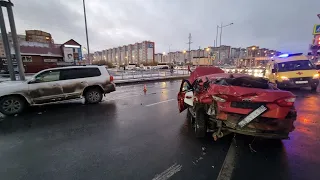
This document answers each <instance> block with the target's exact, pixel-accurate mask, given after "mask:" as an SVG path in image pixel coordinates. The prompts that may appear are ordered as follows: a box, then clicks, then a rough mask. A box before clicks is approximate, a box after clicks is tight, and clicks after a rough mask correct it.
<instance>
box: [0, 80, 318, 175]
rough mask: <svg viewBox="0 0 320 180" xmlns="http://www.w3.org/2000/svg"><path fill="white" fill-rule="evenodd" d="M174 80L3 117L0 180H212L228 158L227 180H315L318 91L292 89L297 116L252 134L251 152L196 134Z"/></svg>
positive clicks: (238, 141)
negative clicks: (291, 125) (274, 130)
mask: <svg viewBox="0 0 320 180" xmlns="http://www.w3.org/2000/svg"><path fill="white" fill-rule="evenodd" d="M179 86H180V81H171V82H158V83H149V84H147V89H148V91H147V93H146V94H144V93H143V92H142V89H143V85H141V84H140V85H130V86H123V87H118V88H117V91H116V92H114V93H112V94H109V95H107V97H105V99H104V102H103V103H101V104H97V105H83V104H82V102H81V101H74V102H70V103H63V104H55V105H50V106H43V107H37V108H31V109H30V110H29V112H27V113H26V114H24V115H20V116H17V117H5V118H3V120H2V121H1V122H0V177H1V180H7V179H8V180H12V179H24V180H25V179H26V180H34V179H46V180H49V179H59V180H63V179H68V180H70V179H85V180H88V179H90V180H91V179H139V180H144V179H146V180H150V179H161V177H165V176H170V175H172V176H171V178H170V179H191V180H193V179H197V180H198V179H216V178H217V177H218V174H219V172H220V169H221V167H223V163H224V160H225V158H226V157H227V156H228V157H231V159H233V161H234V163H233V165H234V167H232V172H233V173H232V174H231V175H230V176H231V177H232V179H319V178H318V177H319V176H320V171H319V170H318V167H320V158H319V156H317V155H318V154H319V153H318V151H319V150H320V144H319V139H320V133H319V127H320V123H319V117H320V112H319V110H318V107H317V106H319V104H320V98H319V94H318V93H311V92H310V91H309V90H293V92H294V93H295V94H296V95H297V96H298V99H297V103H296V108H297V110H298V119H297V121H296V123H295V125H296V130H295V132H293V133H292V134H291V140H284V141H282V142H281V141H267V140H261V139H255V140H254V141H253V143H252V148H253V151H252V150H250V148H249V145H248V144H249V143H251V142H252V140H253V138H251V137H247V136H240V135H239V136H236V137H235V138H234V139H233V136H232V135H231V136H227V137H225V138H223V139H220V140H218V141H217V142H214V141H213V140H212V139H211V138H210V137H207V138H205V139H201V140H199V139H196V138H195V137H194V136H193V131H192V130H191V128H190V127H189V124H188V122H187V120H186V112H184V113H181V114H179V113H178V109H177V102H176V95H177V91H178V89H179ZM230 145H232V146H234V147H235V153H234V154H230V153H227V152H228V149H229V147H230ZM254 151H255V152H254ZM157 175H158V176H157ZM163 179H165V178H163Z"/></svg>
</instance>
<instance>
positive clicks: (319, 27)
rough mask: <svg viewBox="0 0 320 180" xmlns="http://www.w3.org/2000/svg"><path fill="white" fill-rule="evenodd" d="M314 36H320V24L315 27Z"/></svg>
mask: <svg viewBox="0 0 320 180" xmlns="http://www.w3.org/2000/svg"><path fill="white" fill-rule="evenodd" d="M312 34H313V35H318V34H320V24H315V25H314V27H313V33H312Z"/></svg>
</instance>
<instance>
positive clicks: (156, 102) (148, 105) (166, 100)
mask: <svg viewBox="0 0 320 180" xmlns="http://www.w3.org/2000/svg"><path fill="white" fill-rule="evenodd" d="M173 100H176V99H168V100H165V101H160V102H156V103H152V104H148V105H146V106H147V107H149V106H154V105H157V104H162V103H166V102H170V101H173Z"/></svg>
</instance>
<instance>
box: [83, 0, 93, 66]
mask: <svg viewBox="0 0 320 180" xmlns="http://www.w3.org/2000/svg"><path fill="white" fill-rule="evenodd" d="M82 2H83V14H84V25H85V28H86V39H87V48H88V60H89V63H90V64H92V63H91V59H90V48H89V38H88V27H87V14H86V2H85V0H83V1H82Z"/></svg>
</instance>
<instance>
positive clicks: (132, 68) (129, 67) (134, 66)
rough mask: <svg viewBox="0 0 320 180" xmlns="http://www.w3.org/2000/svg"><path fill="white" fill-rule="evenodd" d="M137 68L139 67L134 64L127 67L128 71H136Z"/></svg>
mask: <svg viewBox="0 0 320 180" xmlns="http://www.w3.org/2000/svg"><path fill="white" fill-rule="evenodd" d="M136 68H137V65H136V64H134V63H130V64H128V65H127V67H126V70H135V69H136Z"/></svg>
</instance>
